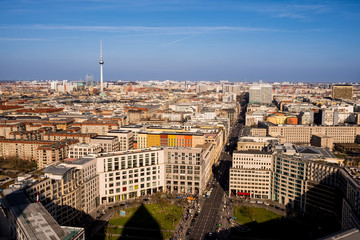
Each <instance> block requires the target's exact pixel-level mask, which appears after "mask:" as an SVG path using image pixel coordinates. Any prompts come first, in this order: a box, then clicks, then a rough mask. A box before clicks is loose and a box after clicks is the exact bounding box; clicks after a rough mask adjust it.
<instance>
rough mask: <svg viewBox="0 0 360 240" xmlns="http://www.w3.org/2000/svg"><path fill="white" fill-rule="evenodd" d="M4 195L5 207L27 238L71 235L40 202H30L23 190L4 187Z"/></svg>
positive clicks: (66, 236) (51, 238)
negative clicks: (13, 216)
mask: <svg viewBox="0 0 360 240" xmlns="http://www.w3.org/2000/svg"><path fill="white" fill-rule="evenodd" d="M4 195H5V200H6V201H5V202H6V207H8V208H10V210H11V211H12V212H13V214H14V215H15V217H16V219H17V222H18V224H19V225H20V226H21V228H22V229H23V231H24V233H25V234H26V235H27V236H28V239H39V240H40V239H41V240H43V239H49V240H55V239H59V240H60V239H65V238H69V235H73V233H71V232H69V231H65V230H64V229H63V228H62V227H61V226H60V225H59V224H58V223H57V222H56V221H55V219H54V218H53V217H52V216H51V215H50V214H49V213H48V211H47V210H46V209H45V208H44V206H43V205H42V204H41V203H31V202H30V201H29V200H28V198H27V196H26V195H25V193H24V192H23V191H21V190H17V191H13V190H12V189H6V190H4ZM71 238H72V237H71V236H70V238H69V239H71Z"/></svg>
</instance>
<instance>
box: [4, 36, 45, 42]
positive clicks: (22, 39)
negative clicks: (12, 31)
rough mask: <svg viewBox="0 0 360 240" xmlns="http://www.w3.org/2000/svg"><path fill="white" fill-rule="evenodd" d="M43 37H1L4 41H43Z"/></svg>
mask: <svg viewBox="0 0 360 240" xmlns="http://www.w3.org/2000/svg"><path fill="white" fill-rule="evenodd" d="M42 40H43V39H41V38H3V37H0V41H2V42H15V41H42Z"/></svg>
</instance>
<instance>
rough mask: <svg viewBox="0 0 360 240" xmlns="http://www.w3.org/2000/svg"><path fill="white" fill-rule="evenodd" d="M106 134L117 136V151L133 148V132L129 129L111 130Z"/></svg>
mask: <svg viewBox="0 0 360 240" xmlns="http://www.w3.org/2000/svg"><path fill="white" fill-rule="evenodd" d="M107 135H108V136H116V137H118V139H119V151H127V150H130V149H133V148H134V134H133V132H132V131H130V130H111V131H109V132H108V133H107Z"/></svg>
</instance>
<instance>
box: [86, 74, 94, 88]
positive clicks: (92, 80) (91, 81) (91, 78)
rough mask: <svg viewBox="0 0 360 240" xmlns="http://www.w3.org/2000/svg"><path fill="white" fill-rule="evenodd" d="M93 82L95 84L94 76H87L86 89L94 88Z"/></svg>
mask: <svg viewBox="0 0 360 240" xmlns="http://www.w3.org/2000/svg"><path fill="white" fill-rule="evenodd" d="M93 82H94V76H93V75H92V74H86V76H85V84H86V87H90V86H92V85H93Z"/></svg>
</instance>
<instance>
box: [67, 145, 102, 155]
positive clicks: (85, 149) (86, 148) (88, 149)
mask: <svg viewBox="0 0 360 240" xmlns="http://www.w3.org/2000/svg"><path fill="white" fill-rule="evenodd" d="M101 152H102V147H101V146H100V144H86V143H78V144H74V145H71V146H70V147H69V155H68V157H69V158H83V157H85V156H87V155H89V154H97V153H101Z"/></svg>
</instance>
